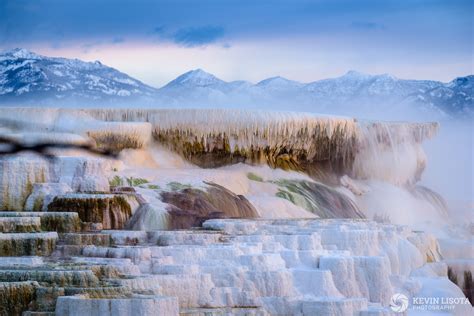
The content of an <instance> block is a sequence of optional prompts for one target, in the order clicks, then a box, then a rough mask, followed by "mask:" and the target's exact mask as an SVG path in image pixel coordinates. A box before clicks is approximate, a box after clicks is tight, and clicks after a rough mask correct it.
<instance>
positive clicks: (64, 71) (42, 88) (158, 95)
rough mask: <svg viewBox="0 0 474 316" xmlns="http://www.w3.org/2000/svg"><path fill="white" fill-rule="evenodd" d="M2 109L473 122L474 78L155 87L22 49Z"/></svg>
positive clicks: (189, 79) (205, 80) (202, 76)
mask: <svg viewBox="0 0 474 316" xmlns="http://www.w3.org/2000/svg"><path fill="white" fill-rule="evenodd" d="M61 103H62V104H61ZM0 104H38V105H60V106H67V105H73V106H74V105H78V106H88V105H91V106H98V105H100V106H109V105H112V106H114V105H115V106H120V105H127V104H128V105H130V106H170V107H179V106H183V107H227V106H228V107H248V108H252V107H253V108H260V107H263V108H266V107H271V108H272V109H283V110H304V111H308V110H309V111H319V112H327V113H334V114H344V113H345V112H347V107H353V109H352V110H360V111H369V112H370V111H372V110H378V109H379V108H380V110H381V111H383V110H384V109H387V110H388V111H389V112H390V111H392V110H393V109H399V110H401V109H405V108H407V109H408V108H410V107H413V108H417V109H420V110H421V112H423V111H425V112H429V111H431V112H433V111H434V112H438V113H439V114H440V115H445V116H460V115H470V116H471V115H472V114H473V112H474V75H467V76H464V77H457V78H454V79H453V80H452V81H450V82H447V83H443V82H439V81H434V80H410V79H399V78H397V77H395V76H393V75H390V74H379V75H371V74H365V73H361V72H358V71H355V70H350V71H348V72H347V73H346V74H344V75H342V76H339V77H335V78H327V79H321V80H317V81H312V82H309V83H302V82H298V81H294V80H290V79H287V78H284V77H281V76H274V77H270V78H267V79H263V80H261V81H259V82H257V83H255V84H254V83H251V82H248V81H239V80H238V81H230V82H227V81H224V80H222V79H220V78H218V77H216V76H215V75H213V74H211V73H208V72H206V71H204V70H202V69H194V70H190V71H188V72H186V73H184V74H182V75H180V76H178V77H177V78H175V79H174V80H171V81H170V82H168V83H167V84H166V85H164V86H163V87H161V88H154V87H151V86H149V85H146V84H145V83H143V82H141V81H140V80H137V79H135V78H132V77H130V76H128V75H127V74H125V73H122V72H120V71H119V70H117V69H114V68H112V67H108V66H106V65H104V64H102V63H101V62H100V61H95V62H85V61H81V60H79V59H67V58H61V57H47V56H42V55H39V54H36V53H34V52H31V51H28V50H26V49H21V48H18V49H13V50H10V51H6V52H2V53H0ZM408 105H410V107H409V106H408Z"/></svg>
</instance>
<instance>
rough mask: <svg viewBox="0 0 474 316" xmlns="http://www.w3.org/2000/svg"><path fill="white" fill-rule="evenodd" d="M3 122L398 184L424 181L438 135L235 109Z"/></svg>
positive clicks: (102, 112)
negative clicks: (429, 149)
mask: <svg viewBox="0 0 474 316" xmlns="http://www.w3.org/2000/svg"><path fill="white" fill-rule="evenodd" d="M0 118H6V119H10V120H13V121H14V120H15V119H19V118H21V119H22V120H26V119H31V121H32V123H31V124H33V125H34V124H51V125H52V126H53V130H56V131H63V132H64V131H69V132H71V131H72V132H76V133H84V132H86V133H89V135H90V136H92V138H94V139H95V140H96V142H97V143H98V144H99V146H107V144H108V143H111V144H112V143H113V144H114V145H116V144H119V146H118V147H119V148H116V149H117V150H118V151H119V150H121V149H123V148H128V147H132V148H140V147H142V146H143V145H144V144H146V142H147V139H148V138H149V137H150V131H151V132H152V133H153V136H154V138H155V140H157V141H158V142H160V143H163V144H165V145H167V146H168V147H170V148H171V149H172V150H174V151H176V152H178V153H180V154H181V155H183V156H184V157H186V158H187V159H189V160H191V161H192V162H193V163H195V164H198V165H200V166H202V167H217V166H222V165H227V164H232V163H237V162H250V163H266V164H268V165H270V166H271V167H278V168H282V169H287V170H288V169H291V170H300V171H305V172H307V173H309V174H310V175H313V176H315V175H317V174H318V173H319V172H320V170H321V169H324V170H329V171H335V172H336V173H339V174H345V173H349V174H351V175H352V176H353V177H355V178H360V179H367V178H376V179H381V180H388V181H390V182H393V183H396V184H402V183H413V182H415V181H416V180H417V179H418V178H419V175H420V172H421V171H422V170H423V167H424V163H425V162H424V154H423V152H422V150H421V147H420V143H421V142H422V141H423V140H424V139H425V138H429V137H431V136H432V135H433V134H434V133H435V132H436V130H437V124H436V123H426V124H425V123H388V122H387V123H384V122H376V123H373V122H369V123H367V122H362V123H360V122H357V121H356V120H355V119H352V118H346V117H337V116H325V115H318V114H311V113H295V112H270V111H248V110H231V109H218V110H211V109H196V110H195V109H146V110H141V109H87V110H79V109H27V108H18V109H17V108H14V109H13V108H10V109H8V108H4V109H0ZM104 121H106V122H104ZM124 122H127V123H124ZM130 122H134V123H130ZM137 122H141V123H137ZM144 122H149V123H144ZM150 124H151V125H150ZM111 144H109V145H111ZM124 144H125V145H124ZM122 147H123V148H122ZM404 157H405V158H404ZM407 157H408V158H407ZM353 164H354V166H353ZM315 177H316V178H318V177H317V176H315Z"/></svg>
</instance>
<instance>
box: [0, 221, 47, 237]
mask: <svg viewBox="0 0 474 316" xmlns="http://www.w3.org/2000/svg"><path fill="white" fill-rule="evenodd" d="M39 231H41V221H40V218H39V217H0V233H30V232H39Z"/></svg>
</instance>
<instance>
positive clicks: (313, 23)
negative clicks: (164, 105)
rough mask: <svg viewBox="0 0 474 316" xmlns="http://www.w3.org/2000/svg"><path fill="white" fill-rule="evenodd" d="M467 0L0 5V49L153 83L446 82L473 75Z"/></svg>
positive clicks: (48, 0)
mask: <svg viewBox="0 0 474 316" xmlns="http://www.w3.org/2000/svg"><path fill="white" fill-rule="evenodd" d="M473 2H474V1H462V0H451V1H448V0H446V1H435V0H432V1H428V0H426V1H420V0H410V1H402V0H398V1H391V0H385V1H380V0H379V1H367V0H361V1H339V0H332V1H318V0H315V1H302V0H293V1H245V0H244V1H232V0H228V1H223V0H221V1H217V0H215V1H209V0H208V1H197V0H196V1H183V0H175V1H144V0H135V1H124V0H102V1H100V0H98V1H87V0H82V1H78V0H68V1H61V0H37V1H24V0H13V1H10V0H0V48H1V49H10V48H14V47H24V48H28V49H31V50H33V51H36V52H39V53H43V54H46V55H53V56H65V57H77V58H81V59H84V60H96V59H98V60H101V61H102V62H103V63H105V64H108V65H111V66H113V67H116V68H118V69H120V70H122V71H124V72H126V73H128V74H130V75H132V76H134V77H137V78H138V79H141V80H143V81H144V82H146V83H149V84H151V85H154V86H160V85H162V84H164V83H165V82H167V81H169V80H171V79H173V78H174V77H175V76H177V75H178V74H180V73H182V72H184V71H186V70H189V69H193V68H203V69H205V70H207V71H209V72H212V73H214V74H216V75H217V76H219V77H221V78H223V79H225V80H236V79H245V80H250V81H254V82H255V81H258V80H261V79H263V78H266V77H270V76H274V75H282V76H285V77H288V78H290V79H294V80H299V81H312V80H316V79H321V78H326V77H335V76H339V75H342V74H343V73H345V72H346V71H348V70H350V69H356V70H359V71H362V72H368V73H392V74H394V75H396V76H398V77H401V78H416V79H424V78H429V79H437V80H442V81H448V80H451V79H452V78H454V77H456V76H461V75H466V74H469V73H472V72H473V60H472V59H473V14H472V12H473V10H474V8H473Z"/></svg>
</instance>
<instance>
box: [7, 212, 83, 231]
mask: <svg viewBox="0 0 474 316" xmlns="http://www.w3.org/2000/svg"><path fill="white" fill-rule="evenodd" d="M10 217H39V218H40V222H41V230H43V231H56V232H58V233H66V232H67V233H70V232H77V231H80V230H81V221H80V219H79V215H78V214H77V213H75V212H0V218H10Z"/></svg>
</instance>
